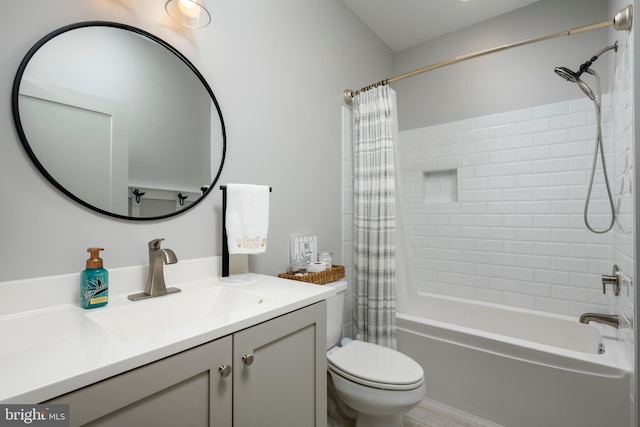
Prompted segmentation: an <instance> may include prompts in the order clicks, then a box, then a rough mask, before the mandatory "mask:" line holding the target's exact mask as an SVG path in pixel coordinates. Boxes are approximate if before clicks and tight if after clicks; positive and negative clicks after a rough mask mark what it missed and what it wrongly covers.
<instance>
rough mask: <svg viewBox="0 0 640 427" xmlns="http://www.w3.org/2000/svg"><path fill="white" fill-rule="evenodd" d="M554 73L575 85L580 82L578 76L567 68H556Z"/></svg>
mask: <svg viewBox="0 0 640 427" xmlns="http://www.w3.org/2000/svg"><path fill="white" fill-rule="evenodd" d="M553 71H555V72H556V74H557V75H559V76H560V77H562V78H563V79H565V80H566V81H568V82H571V83H575V82H577V81H578V75H577V74H576V73H574V72H573V71H571V70H570V69H568V68H567V67H556V68H554V69H553Z"/></svg>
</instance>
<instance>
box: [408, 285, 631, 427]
mask: <svg viewBox="0 0 640 427" xmlns="http://www.w3.org/2000/svg"><path fill="white" fill-rule="evenodd" d="M412 306H414V307H415V308H412V309H411V311H412V313H411V314H405V313H398V314H397V326H398V349H399V350H400V351H402V352H403V353H405V354H407V355H409V356H410V357H412V358H413V359H414V360H416V361H417V362H418V363H420V365H422V367H423V368H424V372H425V383H426V386H427V397H428V398H431V399H434V400H436V401H438V402H441V403H444V404H446V405H449V406H452V407H454V408H457V409H460V410H463V411H466V412H468V413H471V414H473V415H477V416H479V417H482V418H485V419H487V420H490V421H493V422H495V423H498V424H500V425H503V426H505V427H540V426H545V427H555V426H558V427H572V426H575V427H591V426H592V427H629V426H630V425H631V412H630V411H631V409H630V408H631V405H630V395H631V372H630V365H629V362H628V361H627V359H626V357H625V355H624V351H623V346H622V345H621V343H619V342H618V341H617V340H616V337H615V329H613V328H611V327H603V326H594V325H593V324H591V325H584V324H581V323H579V322H578V320H577V319H575V318H571V317H568V316H559V315H553V314H548V313H543V312H537V311H531V310H520V309H513V308H510V307H506V306H500V305H496V304H485V303H478V302H473V301H469V300H464V299H457V298H451V297H443V296H438V295H433V294H421V295H419V297H418V298H417V299H414V300H412ZM600 343H602V344H604V346H605V353H604V354H598V345H599V344H600Z"/></svg>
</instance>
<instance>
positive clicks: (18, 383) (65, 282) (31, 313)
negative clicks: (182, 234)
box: [0, 257, 335, 404]
mask: <svg viewBox="0 0 640 427" xmlns="http://www.w3.org/2000/svg"><path fill="white" fill-rule="evenodd" d="M218 264H219V258H218V257H212V258H206V259H200V260H187V261H185V262H182V261H181V262H179V263H178V264H174V265H168V266H165V279H166V282H167V287H170V286H177V287H179V288H180V289H182V292H180V293H176V294H170V295H166V296H163V297H157V298H151V299H148V300H143V301H136V302H133V301H129V300H128V299H127V295H129V294H131V293H136V292H141V291H142V290H143V288H144V274H145V272H146V266H144V267H143V266H141V267H131V268H123V269H116V270H110V272H109V273H110V278H109V304H108V305H107V306H106V307H101V308H96V309H91V310H84V309H82V308H80V305H79V302H78V300H79V274H73V275H65V276H56V277H52V278H39V279H29V280H22V281H13V282H3V283H0V295H1V296H0V402H2V403H23V404H30V403H39V402H43V401H46V400H48V399H51V398H54V397H57V396H60V395H62V394H65V393H68V392H70V391H73V390H76V389H78V388H81V387H84V386H87V385H89V384H92V383H95V382H97V381H101V380H103V379H106V378H109V377H111V376H114V375H117V374H120V373H123V372H126V371H128V370H131V369H134V368H137V367H139V366H142V365H145V364H147V363H151V362H154V361H156V360H159V359H162V358H164V357H167V356H170V355H172V354H176V353H178V352H180V351H184V350H187V349H189V348H192V347H195V346H198V345H200V344H204V343H206V342H209V341H212V340H215V339H217V338H221V337H223V336H225V335H229V334H231V333H234V332H237V331H239V330H242V329H245V328H247V327H250V326H253V325H256V324H258V323H261V322H264V321H266V320H269V319H272V318H274V317H277V316H280V315H283V314H286V313H289V312H291V311H294V310H297V309H299V308H302V307H305V306H307V305H310V304H314V303H316V302H319V301H322V300H324V299H326V298H328V297H330V296H332V295H334V294H335V290H334V288H332V287H328V286H318V285H313V284H307V283H303V282H297V281H293V280H286V279H280V278H277V277H271V276H264V275H258V276H257V278H256V280H254V281H251V282H246V283H237V284H226V283H221V282H220V281H219V278H218V274H217V271H218ZM174 266H180V267H177V268H174ZM215 286H228V287H232V288H234V289H237V290H242V291H245V292H248V293H252V294H258V295H261V296H264V302H262V299H261V302H260V304H259V305H254V306H252V308H251V309H250V310H241V311H239V312H238V313H233V315H231V316H208V317H205V318H201V319H197V320H196V321H190V322H187V323H186V324H184V325H179V326H174V327H169V328H167V329H164V328H160V329H156V330H154V331H153V332H152V333H149V334H138V335H136V334H134V336H133V337H123V336H122V335H118V334H116V333H113V331H108V330H107V328H104V327H102V326H100V325H99V324H98V323H96V322H95V321H94V320H92V319H91V317H92V316H93V313H96V314H99V313H100V312H101V311H104V312H105V313H106V312H107V311H108V310H111V311H113V310H121V308H124V309H125V310H126V309H127V308H128V306H134V307H142V306H141V304H155V303H160V302H161V303H162V304H166V305H167V306H168V307H171V301H176V303H177V301H178V300H177V299H173V300H172V298H188V297H189V295H197V294H196V293H198V292H203V290H204V289H207V288H212V287H215ZM135 310H136V309H135V308H134V312H135ZM139 321H140V320H139V319H138V320H135V319H134V320H132V323H133V324H131V328H132V330H133V331H135V328H136V326H137V325H136V324H135V323H138V322H139Z"/></svg>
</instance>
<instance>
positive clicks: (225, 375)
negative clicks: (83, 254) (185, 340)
mask: <svg viewBox="0 0 640 427" xmlns="http://www.w3.org/2000/svg"><path fill="white" fill-rule="evenodd" d="M325 342H326V305H325V302H319V303H316V304H314V305H311V306H309V307H306V308H303V309H300V310H297V311H294V312H291V313H288V314H286V315H283V316H280V317H277V318H274V319H271V320H269V321H267V322H264V323H260V324H258V325H255V326H253V327H250V328H248V329H244V330H241V331H239V332H236V333H235V334H233V335H229V336H226V337H223V338H220V339H218V340H215V341H212V342H210V343H207V344H203V345H201V346H198V347H195V348H192V349H190V350H186V351H184V352H181V353H178V354H175V355H173V356H170V357H167V358H165V359H162V360H159V361H157V362H153V363H151V364H149V365H145V366H142V367H140V368H137V369H134V370H132V371H129V372H126V373H123V374H120V375H117V376H115V377H112V378H109V379H106V380H104V381H101V382H99V383H96V384H93V385H90V386H87V387H85V388H82V389H80V390H76V391H73V392H71V393H68V394H65V395H63V396H60V397H58V398H55V399H53V400H50V401H49V402H48V403H68V404H69V405H70V421H71V425H72V426H85V425H86V426H100V427H107V426H114V427H115V426H117V427H123V426H136V427H146V426H154V427H164V426H166V427H175V426H189V427H191V426H194V427H196V426H203V427H204V426H210V427H231V426H236V427H255V426H296V427H305V426H316V427H320V426H322V427H324V426H325V425H326V422H327V421H326V349H325ZM227 365H231V366H232V368H230V369H227V371H226V372H222V371H224V369H223V368H224V367H226V366H227ZM221 367H222V369H221Z"/></svg>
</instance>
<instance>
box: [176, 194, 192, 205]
mask: <svg viewBox="0 0 640 427" xmlns="http://www.w3.org/2000/svg"><path fill="white" fill-rule="evenodd" d="M188 198H189V196H185V195H183V194H182V193H178V203H180V206H184V201H185V200H187V199H188Z"/></svg>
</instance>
